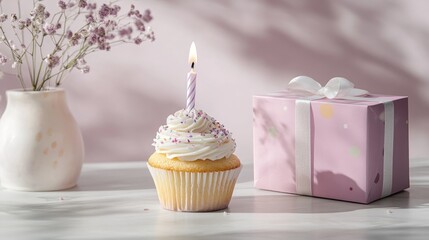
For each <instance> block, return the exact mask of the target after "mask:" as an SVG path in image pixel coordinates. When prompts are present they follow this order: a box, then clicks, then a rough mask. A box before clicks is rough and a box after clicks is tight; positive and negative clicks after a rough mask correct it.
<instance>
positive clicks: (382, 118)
mask: <svg viewBox="0 0 429 240" xmlns="http://www.w3.org/2000/svg"><path fill="white" fill-rule="evenodd" d="M378 119H380V120H381V121H383V122H384V111H383V112H381V113H380V115H378Z"/></svg>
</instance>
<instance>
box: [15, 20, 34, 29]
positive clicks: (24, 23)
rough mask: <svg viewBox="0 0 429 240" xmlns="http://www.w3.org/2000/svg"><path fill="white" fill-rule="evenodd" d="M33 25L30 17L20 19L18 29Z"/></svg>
mask: <svg viewBox="0 0 429 240" xmlns="http://www.w3.org/2000/svg"><path fill="white" fill-rule="evenodd" d="M30 25H31V20H30V19H29V18H26V19H20V20H18V29H19V30H22V29H24V28H26V27H29V26H30Z"/></svg>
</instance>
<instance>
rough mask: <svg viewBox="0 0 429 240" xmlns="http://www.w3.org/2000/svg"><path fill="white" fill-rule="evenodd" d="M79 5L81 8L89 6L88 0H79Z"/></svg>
mask: <svg viewBox="0 0 429 240" xmlns="http://www.w3.org/2000/svg"><path fill="white" fill-rule="evenodd" d="M78 6H79V7H80V8H86V6H88V2H87V1H86V0H79V3H78Z"/></svg>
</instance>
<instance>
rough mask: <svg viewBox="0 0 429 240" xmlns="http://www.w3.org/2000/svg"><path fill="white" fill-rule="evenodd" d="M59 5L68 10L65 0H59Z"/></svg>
mask: <svg viewBox="0 0 429 240" xmlns="http://www.w3.org/2000/svg"><path fill="white" fill-rule="evenodd" d="M58 7H60V8H61V9H62V10H66V8H67V4H66V3H65V2H64V1H63V0H60V1H58Z"/></svg>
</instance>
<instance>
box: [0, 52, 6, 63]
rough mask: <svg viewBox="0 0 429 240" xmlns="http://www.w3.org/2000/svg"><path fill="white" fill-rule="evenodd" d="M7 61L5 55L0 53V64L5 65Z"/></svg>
mask: <svg viewBox="0 0 429 240" xmlns="http://www.w3.org/2000/svg"><path fill="white" fill-rule="evenodd" d="M6 63H7V57H6V56H5V55H3V54H1V53H0V64H1V65H5V64H6Z"/></svg>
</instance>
